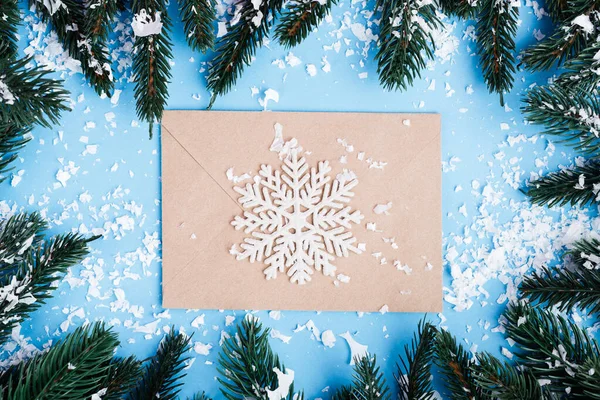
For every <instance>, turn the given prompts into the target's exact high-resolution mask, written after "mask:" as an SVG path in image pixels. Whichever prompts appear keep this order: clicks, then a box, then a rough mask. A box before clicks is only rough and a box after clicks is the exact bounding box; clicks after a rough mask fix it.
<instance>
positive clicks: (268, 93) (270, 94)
mask: <svg viewBox="0 0 600 400" xmlns="http://www.w3.org/2000/svg"><path fill="white" fill-rule="evenodd" d="M271 100H273V101H274V102H275V103H279V92H277V91H276V90H273V89H267V90H265V97H264V98H262V99H258V104H260V105H261V107H262V108H263V111H267V106H268V105H269V101H271Z"/></svg>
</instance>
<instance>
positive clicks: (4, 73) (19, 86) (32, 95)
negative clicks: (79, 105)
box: [0, 58, 69, 129]
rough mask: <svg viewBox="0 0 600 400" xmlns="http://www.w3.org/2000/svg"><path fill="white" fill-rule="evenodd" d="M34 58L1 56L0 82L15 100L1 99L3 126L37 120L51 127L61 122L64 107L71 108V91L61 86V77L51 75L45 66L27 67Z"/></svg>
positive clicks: (23, 124) (26, 124)
mask: <svg viewBox="0 0 600 400" xmlns="http://www.w3.org/2000/svg"><path fill="white" fill-rule="evenodd" d="M31 61H32V60H31V58H21V59H18V60H14V61H13V60H9V59H0V82H2V83H3V84H4V85H6V88H7V90H8V91H9V92H10V93H11V94H12V96H13V97H14V99H13V100H12V101H6V99H5V100H4V101H0V121H2V122H0V125H2V127H3V128H5V127H6V126H7V125H5V124H11V125H15V126H16V127H17V128H20V127H28V126H31V125H34V124H38V125H42V126H44V127H47V128H49V127H51V126H52V124H56V123H58V120H59V118H60V114H61V113H62V112H63V111H67V110H69V107H68V103H67V101H68V96H69V92H67V91H66V90H64V89H63V88H62V86H61V85H62V81H60V80H56V79H51V78H48V77H47V76H48V74H50V72H51V71H48V70H46V69H44V68H42V67H34V68H26V65H27V64H29V63H30V62H31ZM5 129H6V128H5ZM13 129H14V128H13Z"/></svg>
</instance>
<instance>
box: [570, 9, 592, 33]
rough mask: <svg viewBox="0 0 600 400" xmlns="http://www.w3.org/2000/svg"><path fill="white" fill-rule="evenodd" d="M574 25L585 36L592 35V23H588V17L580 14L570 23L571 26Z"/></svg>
mask: <svg viewBox="0 0 600 400" xmlns="http://www.w3.org/2000/svg"><path fill="white" fill-rule="evenodd" d="M574 25H577V26H579V27H580V28H581V29H582V30H583V31H584V32H585V33H587V34H591V33H594V24H593V23H592V21H590V16H589V15H585V14H582V15H579V16H577V17H575V18H574V19H573V20H572V21H571V26H574Z"/></svg>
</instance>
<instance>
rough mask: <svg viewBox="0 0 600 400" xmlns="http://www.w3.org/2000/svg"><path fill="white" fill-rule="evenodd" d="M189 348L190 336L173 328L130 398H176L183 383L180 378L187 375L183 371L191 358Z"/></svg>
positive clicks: (133, 399)
mask: <svg viewBox="0 0 600 400" xmlns="http://www.w3.org/2000/svg"><path fill="white" fill-rule="evenodd" d="M189 350H190V337H189V336H185V335H183V334H182V333H179V334H176V333H175V329H174V328H171V331H170V332H169V333H168V334H167V335H166V336H165V337H164V339H163V340H162V342H161V343H160V345H159V347H158V351H157V352H156V355H155V356H154V357H152V359H151V360H150V362H149V363H148V365H147V366H146V368H145V370H144V375H143V377H142V378H141V379H140V380H139V382H138V385H137V387H136V388H135V390H134V391H132V392H131V394H130V397H129V398H130V399H131V400H149V399H161V400H174V399H176V398H177V393H179V391H180V389H179V388H180V387H181V385H183V383H181V382H180V380H181V379H182V378H183V377H184V376H185V375H186V374H185V373H184V372H182V371H183V369H184V368H185V362H186V361H187V360H188V359H189V357H188V356H186V355H185V353H187V352H188V351H189Z"/></svg>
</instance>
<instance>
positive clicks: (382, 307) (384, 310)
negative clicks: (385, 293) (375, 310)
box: [379, 304, 390, 315]
mask: <svg viewBox="0 0 600 400" xmlns="http://www.w3.org/2000/svg"><path fill="white" fill-rule="evenodd" d="M389 311H390V308H389V307H388V305H387V304H384V305H383V306H381V308H380V309H379V313H380V314H381V315H384V314H387V313H388V312H389Z"/></svg>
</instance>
